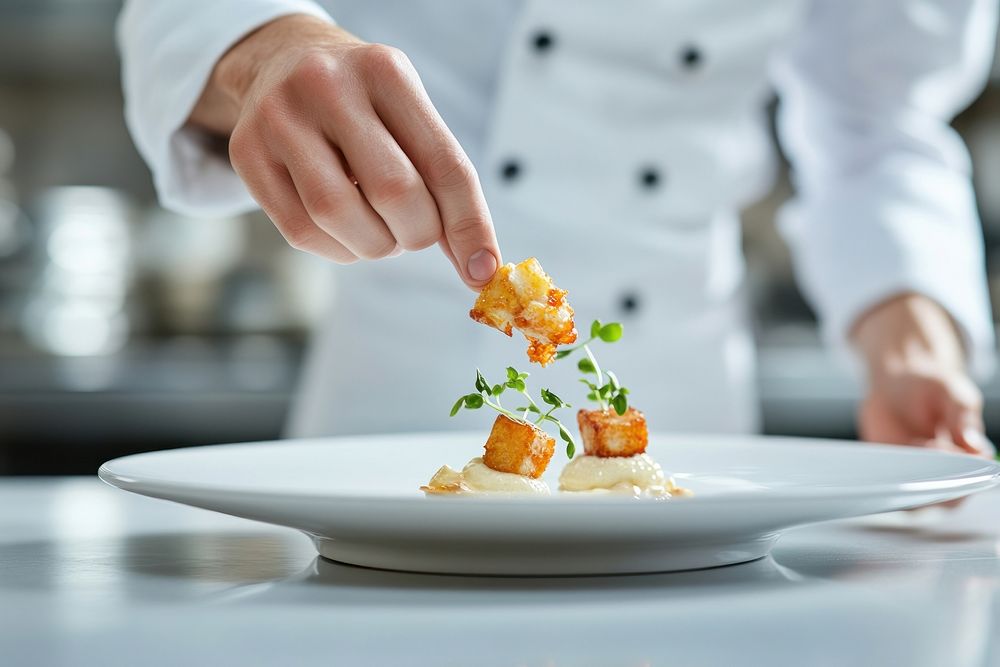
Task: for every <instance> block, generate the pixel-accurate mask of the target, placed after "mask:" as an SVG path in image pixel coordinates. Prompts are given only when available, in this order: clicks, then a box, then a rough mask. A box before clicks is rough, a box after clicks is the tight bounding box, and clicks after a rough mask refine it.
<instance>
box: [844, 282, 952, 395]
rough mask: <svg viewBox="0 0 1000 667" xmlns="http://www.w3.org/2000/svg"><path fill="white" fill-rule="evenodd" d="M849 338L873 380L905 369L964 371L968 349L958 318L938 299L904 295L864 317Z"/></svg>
mask: <svg viewBox="0 0 1000 667" xmlns="http://www.w3.org/2000/svg"><path fill="white" fill-rule="evenodd" d="M851 339H852V341H853V342H854V343H855V345H856V346H857V348H858V351H859V352H860V353H861V355H862V357H863V358H864V360H865V362H866V364H867V367H868V373H869V377H870V379H871V380H872V381H873V382H877V381H878V380H880V379H882V378H885V377H889V376H892V375H896V374H898V373H899V372H902V371H913V370H921V371H925V372H927V373H933V374H940V373H953V372H961V373H964V372H965V350H964V347H963V343H962V337H961V334H960V333H959V329H958V327H957V326H956V325H955V322H954V320H952V318H951V316H950V315H949V314H948V313H947V311H945V310H944V308H942V307H941V306H940V305H938V303H937V302H935V301H933V300H931V299H930V298H928V297H926V296H923V295H920V294H902V295H898V296H895V297H892V298H890V299H887V300H886V301H883V302H882V303H880V304H878V305H876V306H875V307H873V308H872V309H870V310H869V311H867V312H866V313H864V314H863V315H862V316H861V317H859V318H858V321H857V323H856V324H855V326H854V328H853V329H852V332H851Z"/></svg>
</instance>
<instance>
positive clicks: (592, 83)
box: [119, 0, 997, 454]
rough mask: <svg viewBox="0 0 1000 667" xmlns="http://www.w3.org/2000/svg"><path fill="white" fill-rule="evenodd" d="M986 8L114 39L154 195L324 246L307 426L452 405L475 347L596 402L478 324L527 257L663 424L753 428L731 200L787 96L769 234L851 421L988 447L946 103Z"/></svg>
mask: <svg viewBox="0 0 1000 667" xmlns="http://www.w3.org/2000/svg"><path fill="white" fill-rule="evenodd" d="M996 22H997V8H996V6H995V3H994V1H993V0H948V1H947V2H946V1H944V0H941V1H938V2H935V1H931V0H881V1H880V2H870V1H869V0H812V1H796V0H767V1H764V2H752V3H751V2H736V1H733V0H705V1H702V2H679V1H674V2H668V1H666V0H662V1H648V2H637V3H628V4H622V3H610V2H598V1H587V2H581V1H579V0H544V1H541V0H536V1H534V2H531V1H517V2H515V1H506V2H491V1H488V0H478V1H470V0H452V1H446V0H424V1H419V0H381V1H375V0H330V1H329V2H322V3H320V2H310V1H308V0H213V1H212V2H204V0H170V1H169V2H167V1H165V0H130V1H128V2H126V4H125V9H124V11H123V13H122V15H121V18H120V22H119V41H120V45H121V50H122V54H123V60H124V85H125V97H126V117H127V121H128V125H129V127H130V129H131V132H132V133H133V135H134V138H135V141H136V143H137V145H138V147H139V150H140V151H141V153H142V155H143V156H144V157H145V159H146V160H147V162H148V163H149V165H150V168H151V169H152V172H153V176H154V180H155V183H156V187H157V191H158V193H159V197H160V200H161V201H162V203H163V205H164V206H166V207H168V208H171V209H173V210H176V211H179V212H182V213H186V214H191V215H229V214H236V213H240V212H245V211H249V210H251V209H254V208H257V207H260V208H262V209H263V210H264V211H265V212H266V213H267V215H268V216H269V217H270V219H271V220H272V221H273V223H274V225H275V226H276V227H277V229H278V231H279V232H281V234H282V235H283V236H284V237H285V238H286V239H287V241H288V242H289V243H290V244H291V245H292V246H293V247H295V248H297V249H299V250H302V251H304V252H308V253H312V254H314V255H318V256H319V257H322V258H325V259H327V260H329V261H330V263H331V265H340V266H337V269H336V270H337V271H338V274H339V275H338V277H337V280H336V286H337V289H336V291H335V295H334V302H333V303H331V304H330V308H329V311H328V315H327V316H326V319H325V322H324V323H323V325H322V327H321V329H320V330H319V331H318V332H317V334H316V335H315V336H314V340H313V344H312V346H311V350H310V352H309V355H308V358H307V361H306V363H305V371H304V376H303V378H302V387H301V392H300V395H299V399H298V401H297V404H296V406H295V409H294V411H293V413H294V414H293V417H292V420H291V425H290V433H291V434H293V435H297V436H314V435H329V434H348V433H362V432H385V431H401V430H425V429H439V428H447V427H448V425H449V424H454V425H455V426H459V427H463V428H470V427H472V424H470V422H469V421H464V422H460V423H457V424H456V423H455V422H457V421H458V420H457V419H456V420H451V422H449V420H448V417H447V412H448V408H449V406H450V405H451V404H452V402H453V401H454V398H455V397H456V396H458V395H460V394H463V393H467V391H469V390H470V387H471V382H472V379H473V378H474V372H475V368H476V367H479V368H481V369H483V372H484V373H485V374H486V376H487V377H488V378H489V377H496V375H497V373H498V372H502V369H503V368H504V367H506V366H508V365H511V364H513V365H516V366H518V367H519V368H521V369H522V370H529V371H532V372H533V373H534V375H533V380H534V381H536V382H537V383H538V384H540V385H542V386H550V387H553V388H557V387H558V389H559V390H561V391H562V392H563V393H566V394H568V396H567V398H568V399H569V400H571V401H572V402H578V403H580V402H582V400H581V399H582V396H576V395H574V394H573V391H574V390H573V387H576V386H580V387H582V385H577V384H576V383H575V380H574V378H573V375H574V372H575V369H574V368H562V367H561V366H562V365H561V364H559V363H558V362H557V363H556V364H555V365H554V366H553V367H551V368H547V369H544V370H543V369H539V368H537V367H534V368H525V366H527V362H526V360H525V359H524V356H523V355H524V352H523V348H524V343H523V341H521V342H511V341H510V340H508V339H506V338H505V337H504V336H502V335H500V334H498V333H497V332H496V331H494V330H491V329H487V328H486V327H482V326H480V325H477V324H475V323H473V322H472V321H471V320H469V319H468V316H467V312H468V310H469V307H470V305H471V303H472V301H473V298H474V296H475V295H474V293H473V292H472V291H470V288H472V290H475V289H477V288H478V287H480V286H481V285H483V284H484V283H485V282H486V281H487V280H488V279H489V278H490V277H491V276H492V275H493V273H494V271H495V270H496V268H497V266H498V265H499V264H500V263H502V262H503V261H504V259H503V258H504V257H505V258H506V259H507V260H512V261H519V260H521V259H523V258H526V257H529V256H536V257H538V258H539V260H540V261H541V263H542V265H543V266H544V268H545V269H546V270H547V271H548V272H549V273H550V274H551V275H552V276H553V277H554V279H555V281H556V282H557V284H558V285H559V286H560V287H563V288H565V289H568V290H569V294H570V300H571V302H572V304H573V305H574V307H575V308H576V311H577V316H578V322H579V323H582V324H584V326H586V323H588V322H589V321H590V320H591V319H594V318H601V319H604V320H606V321H607V320H618V321H621V322H622V323H623V324H624V326H625V330H626V337H625V339H623V341H622V342H621V343H620V344H618V345H616V346H607V347H605V348H602V349H601V350H600V353H601V354H602V361H603V363H604V365H606V366H608V367H610V368H613V369H615V370H616V371H617V372H618V375H619V377H620V378H622V380H623V382H625V383H626V384H627V385H629V387H630V388H631V390H632V398H633V400H634V401H635V402H636V404H637V405H639V406H640V407H642V408H643V409H644V410H645V411H646V413H647V416H648V418H649V421H650V423H651V424H652V427H653V428H654V429H655V430H659V431H668V430H669V431H682V432H691V431H712V432H736V433H744V432H752V431H754V430H755V429H756V428H757V427H758V425H759V421H758V406H757V402H756V399H755V391H754V388H755V384H754V352H753V350H754V346H753V341H752V335H751V330H750V325H749V320H748V313H747V309H746V304H745V299H744V291H743V283H744V264H743V259H742V256H741V246H740V226H739V220H738V211H739V210H740V208H741V207H743V206H745V205H747V204H749V203H751V202H753V201H754V200H755V199H757V198H758V197H760V196H761V195H762V194H763V193H765V192H766V191H767V190H768V188H769V186H770V185H771V183H772V180H773V178H774V175H775V166H776V156H775V155H774V152H773V150H772V148H771V145H770V141H769V132H768V122H767V115H766V112H765V109H764V105H765V104H766V102H767V101H768V99H769V96H770V93H771V91H772V89H773V90H776V91H777V93H778V96H779V100H780V106H779V113H778V134H779V137H780V139H781V143H782V146H783V148H784V150H785V152H786V153H787V154H788V156H789V158H790V160H791V163H792V166H793V177H794V183H795V186H796V190H797V196H796V198H795V199H794V201H792V202H791V203H790V204H788V205H787V206H786V207H785V209H784V210H783V211H782V212H781V218H780V221H779V222H780V227H781V229H782V231H783V233H784V235H785V237H786V238H787V241H788V243H789V244H790V246H791V248H792V250H793V254H794V259H795V264H796V269H797V272H798V278H799V280H800V283H801V286H802V288H803V291H804V292H805V294H806V295H807V296H808V298H809V299H810V300H811V302H812V304H813V306H814V307H815V309H816V310H817V312H818V313H819V316H820V319H821V324H822V329H823V332H824V335H825V338H826V339H827V340H828V341H829V342H830V344H831V345H832V346H833V347H834V349H837V350H840V351H841V352H844V353H845V354H846V355H850V356H851V357H852V358H855V359H859V360H860V361H861V362H862V364H861V365H862V366H863V368H864V371H865V376H866V378H867V387H868V392H867V397H866V398H865V400H864V402H863V405H862V408H861V410H860V413H859V428H860V432H861V435H862V436H863V437H865V438H868V439H873V440H879V441H890V442H899V443H910V444H922V445H928V446H936V447H943V448H950V449H958V450H961V451H967V452H970V453H979V454H986V453H988V452H989V451H990V450H991V445H990V443H989V442H988V441H987V440H986V438H985V436H984V434H983V424H982V408H981V395H980V393H979V391H978V390H977V388H976V386H975V385H974V384H973V382H972V380H971V379H970V374H971V373H972V372H973V369H980V370H984V369H987V368H988V367H989V365H990V363H991V350H992V348H993V332H992V326H991V317H990V310H989V305H988V300H987V292H986V282H985V275H984V260H983V243H982V238H981V232H980V228H979V222H978V219H977V213H976V207H975V201H974V197H973V191H972V188H971V185H970V178H969V172H970V164H969V156H968V154H967V151H966V149H965V147H964V145H963V144H962V142H961V140H960V139H959V137H958V136H957V135H956V133H955V132H954V131H953V130H952V129H951V128H950V127H949V121H950V119H951V118H952V117H953V116H954V115H955V114H956V113H957V112H959V111H960V110H961V109H962V108H964V107H965V106H966V105H967V104H969V103H970V102H971V101H972V100H973V99H974V98H975V96H976V95H977V94H978V92H979V91H980V90H981V88H982V86H983V84H984V82H985V80H986V77H987V73H988V69H989V66H990V62H991V59H992V45H993V37H994V31H995V27H996ZM487 202H489V205H488V206H487ZM501 249H502V251H503V255H501ZM573 399H576V400H575V401H574V400H573ZM486 418H487V417H484V419H486ZM484 423H485V422H484Z"/></svg>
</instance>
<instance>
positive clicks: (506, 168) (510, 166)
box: [500, 160, 521, 181]
mask: <svg viewBox="0 0 1000 667" xmlns="http://www.w3.org/2000/svg"><path fill="white" fill-rule="evenodd" d="M520 175H521V165H520V164H518V162H517V160H507V161H506V162H504V163H503V164H502V165H500V176H502V177H503V180H505V181H514V180H517V177H518V176H520Z"/></svg>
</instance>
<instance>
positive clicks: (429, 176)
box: [370, 62, 501, 288]
mask: <svg viewBox="0 0 1000 667" xmlns="http://www.w3.org/2000/svg"><path fill="white" fill-rule="evenodd" d="M380 74H381V75H380V76H378V77H376V78H375V79H374V80H373V81H372V82H371V83H370V85H371V88H372V91H373V95H372V105H373V106H374V108H375V111H376V113H377V114H378V115H379V117H380V118H381V119H382V122H383V123H384V124H385V126H386V127H387V128H388V129H389V131H390V132H391V133H392V134H393V136H394V137H395V138H396V141H397V142H398V144H399V146H400V147H401V148H402V149H403V152H405V153H406V154H407V156H408V157H409V158H410V161H411V162H412V163H413V165H414V166H415V167H416V169H417V171H418V172H419V173H420V176H421V178H422V179H423V181H424V184H425V185H426V186H427V189H428V190H429V191H430V193H431V196H432V197H433V198H434V201H435V203H436V204H437V207H438V212H439V213H440V215H441V223H442V227H443V231H444V239H442V244H441V245H442V247H443V248H445V254H446V255H447V254H448V251H449V250H450V253H451V255H452V256H453V261H454V263H455V265H456V269H457V270H458V272H459V274H460V275H461V276H462V279H463V280H464V281H465V282H466V284H468V285H469V286H470V287H473V288H478V287H481V286H482V285H483V284H484V283H485V282H486V281H487V280H489V279H490V278H492V277H493V274H494V273H495V272H496V270H497V268H498V267H499V266H500V264H501V255H500V247H499V245H498V244H497V238H496V231H495V230H494V228H493V219H492V217H491V216H490V211H489V207H488V206H487V205H486V198H485V197H484V196H483V190H482V187H481V186H480V184H479V176H478V174H476V170H475V168H474V167H473V166H472V162H471V160H469V158H468V156H467V155H466V154H465V151H464V150H463V149H462V147H461V145H460V144H459V143H458V140H457V139H456V138H455V137H454V135H453V134H452V133H451V130H449V129H448V127H447V125H445V123H444V120H443V119H442V118H441V116H440V115H439V114H438V112H437V109H435V108H434V105H433V104H432V103H431V100H430V98H429V97H428V96H427V93H426V91H424V87H423V85H422V84H421V83H420V79H419V77H418V76H417V73H416V71H414V70H413V68H412V66H410V65H409V63H407V62H401V63H400V64H399V66H398V67H395V68H388V71H383V72H381V73H380Z"/></svg>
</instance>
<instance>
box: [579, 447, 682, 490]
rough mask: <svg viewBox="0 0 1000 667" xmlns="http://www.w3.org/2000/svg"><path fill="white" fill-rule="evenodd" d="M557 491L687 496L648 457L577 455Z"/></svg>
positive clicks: (645, 455)
mask: <svg viewBox="0 0 1000 667" xmlns="http://www.w3.org/2000/svg"><path fill="white" fill-rule="evenodd" d="M559 490H560V491H569V492H572V493H595V494H596V493H613V494H620V495H627V496H634V497H646V498H669V497H671V496H674V495H690V491H687V490H686V489H681V488H680V487H678V486H677V485H676V484H675V483H674V480H673V479H672V478H670V477H667V476H666V475H664V474H663V468H661V467H660V464H659V463H657V462H656V461H654V460H653V459H652V458H650V456H649V455H648V454H636V455H635V456H612V457H601V456H578V457H576V458H574V459H573V460H572V461H570V462H569V463H568V464H567V465H566V467H565V468H563V471H562V474H561V475H559Z"/></svg>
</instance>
